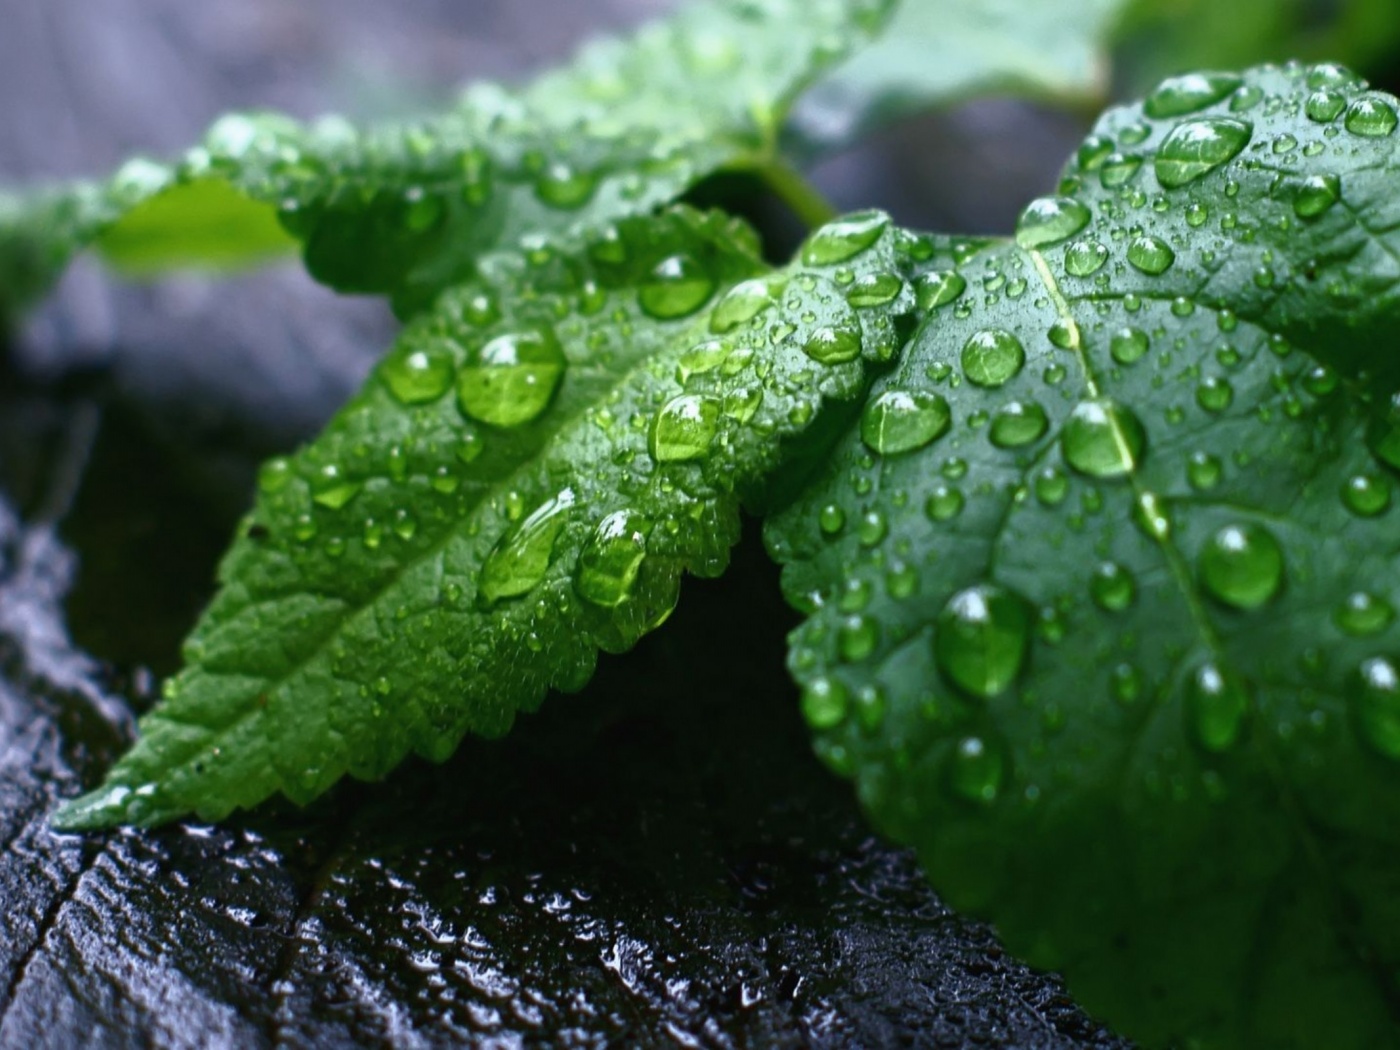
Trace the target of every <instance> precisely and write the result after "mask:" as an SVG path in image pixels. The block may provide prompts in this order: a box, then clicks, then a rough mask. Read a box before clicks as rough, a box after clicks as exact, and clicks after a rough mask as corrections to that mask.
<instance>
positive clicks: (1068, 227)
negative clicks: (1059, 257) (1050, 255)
mask: <svg viewBox="0 0 1400 1050" xmlns="http://www.w3.org/2000/svg"><path fill="white" fill-rule="evenodd" d="M1090 217H1091V216H1090V212H1089V209H1088V208H1087V207H1085V206H1084V205H1083V204H1080V203H1079V201H1077V200H1075V199H1074V198H1073V197H1038V198H1036V199H1035V200H1033V201H1031V202H1030V203H1029V204H1027V205H1026V207H1025V209H1024V210H1023V211H1022V212H1021V215H1020V217H1019V218H1018V219H1017V220H1016V243H1017V244H1019V245H1020V246H1021V247H1022V248H1027V249H1036V248H1048V247H1051V246H1052V245H1056V244H1060V243H1062V242H1064V241H1067V240H1069V239H1070V238H1071V237H1073V236H1074V235H1075V234H1076V233H1078V232H1079V231H1080V230H1082V229H1083V228H1084V227H1085V226H1087V225H1089V219H1090Z"/></svg>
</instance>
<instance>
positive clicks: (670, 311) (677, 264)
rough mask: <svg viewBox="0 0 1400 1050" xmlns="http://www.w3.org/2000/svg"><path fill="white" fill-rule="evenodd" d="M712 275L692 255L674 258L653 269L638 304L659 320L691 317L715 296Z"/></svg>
mask: <svg viewBox="0 0 1400 1050" xmlns="http://www.w3.org/2000/svg"><path fill="white" fill-rule="evenodd" d="M714 290H715V279H714V277H713V275H711V273H710V271H709V270H708V269H706V268H705V267H704V266H703V265H702V264H701V263H699V262H697V261H696V260H695V259H694V258H692V257H691V256H689V255H672V256H669V257H668V258H665V259H662V260H661V261H660V262H659V263H657V264H656V266H655V267H654V268H653V269H652V271H651V274H650V275H649V276H648V278H647V280H646V281H645V282H644V283H643V284H642V287H641V289H640V290H639V291H638V292H637V303H638V304H639V305H640V306H641V308H642V309H643V310H644V311H645V312H646V313H647V314H649V315H650V316H652V317H655V318H657V319H658V320H663V321H664V320H670V319H672V318H676V317H688V316H689V315H691V314H693V313H694V312H695V311H696V310H698V309H700V307H702V306H704V305H705V303H706V302H707V301H708V300H709V298H710V296H711V295H713V294H714Z"/></svg>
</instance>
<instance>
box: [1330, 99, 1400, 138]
mask: <svg viewBox="0 0 1400 1050" xmlns="http://www.w3.org/2000/svg"><path fill="white" fill-rule="evenodd" d="M1342 124H1343V126H1344V127H1345V128H1346V129H1347V130H1348V131H1350V132H1351V133H1352V134H1353V135H1361V136H1363V137H1365V138H1383V137H1385V136H1386V135H1389V134H1390V133H1391V132H1393V131H1394V130H1395V124H1396V116H1395V110H1393V109H1392V108H1391V107H1390V104H1389V103H1387V102H1386V101H1385V100H1384V99H1381V98H1377V97H1376V96H1374V95H1364V96H1362V97H1361V98H1358V99H1355V100H1353V101H1352V104H1351V105H1350V106H1348V107H1347V115H1346V117H1345V118H1344V119H1343V120H1342Z"/></svg>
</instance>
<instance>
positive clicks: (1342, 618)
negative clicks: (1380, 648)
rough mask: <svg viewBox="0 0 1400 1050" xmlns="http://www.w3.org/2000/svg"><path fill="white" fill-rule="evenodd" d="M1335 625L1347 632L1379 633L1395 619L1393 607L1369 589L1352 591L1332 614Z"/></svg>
mask: <svg viewBox="0 0 1400 1050" xmlns="http://www.w3.org/2000/svg"><path fill="white" fill-rule="evenodd" d="M1332 618H1333V620H1334V621H1335V622H1336V624H1337V626H1338V627H1340V628H1341V629H1342V630H1344V631H1346V633H1347V634H1351V635H1356V636H1358V637H1359V636H1364V635H1371V634H1379V633H1380V632H1381V631H1384V630H1385V629H1386V628H1387V627H1389V626H1390V625H1391V623H1393V622H1394V620H1395V607H1394V606H1393V605H1391V604H1390V602H1388V601H1386V600H1385V599H1384V598H1381V597H1379V596H1377V595H1374V594H1371V593H1370V592H1369V591H1353V592H1352V593H1351V594H1349V595H1347V596H1346V598H1345V599H1344V600H1343V601H1342V604H1341V605H1339V606H1338V607H1337V611H1336V612H1335V613H1334V614H1333V617H1332Z"/></svg>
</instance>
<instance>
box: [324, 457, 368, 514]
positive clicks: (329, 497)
mask: <svg viewBox="0 0 1400 1050" xmlns="http://www.w3.org/2000/svg"><path fill="white" fill-rule="evenodd" d="M362 488H364V483H363V482H360V481H351V480H349V479H348V478H346V477H345V475H344V474H343V473H342V472H341V469H340V468H339V467H338V466H336V465H335V464H334V463H327V464H326V465H325V466H323V467H322V468H321V469H320V470H318V471H317V472H316V477H315V480H314V481H312V483H311V499H312V500H313V501H314V502H315V503H317V504H319V505H320V506H322V507H326V508H328V509H330V510H339V509H340V508H341V507H343V506H345V504H347V503H349V502H350V501H351V500H352V499H354V498H355V497H356V496H357V495H359V492H360V489H362Z"/></svg>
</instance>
